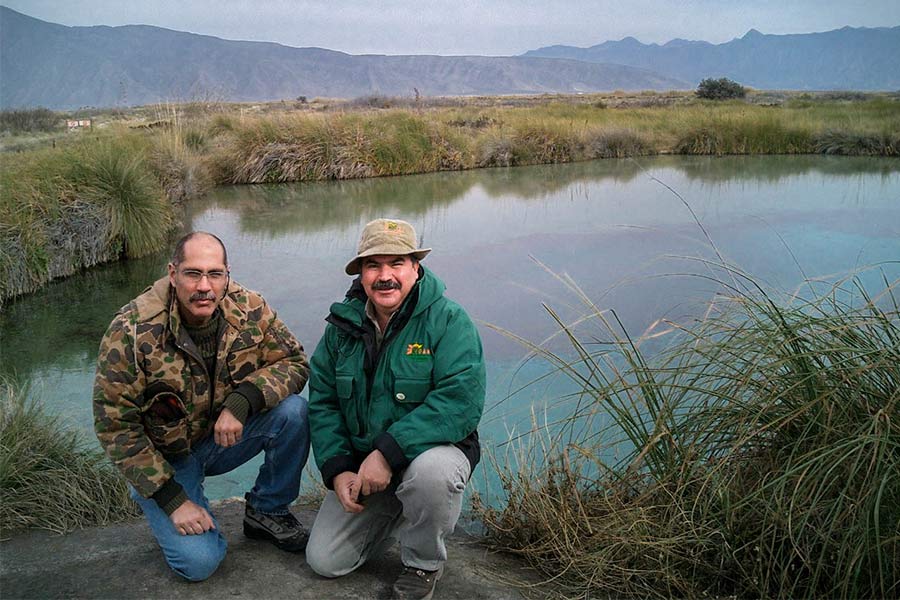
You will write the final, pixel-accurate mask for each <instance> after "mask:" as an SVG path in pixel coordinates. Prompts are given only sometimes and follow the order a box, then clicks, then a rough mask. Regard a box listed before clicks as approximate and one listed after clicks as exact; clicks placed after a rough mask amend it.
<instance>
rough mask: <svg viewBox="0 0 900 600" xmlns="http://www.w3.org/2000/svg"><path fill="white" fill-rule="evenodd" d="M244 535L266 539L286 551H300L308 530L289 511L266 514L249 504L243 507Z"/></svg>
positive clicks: (307, 537)
mask: <svg viewBox="0 0 900 600" xmlns="http://www.w3.org/2000/svg"><path fill="white" fill-rule="evenodd" d="M244 535H246V536H247V537H248V538H253V539H254V540H268V541H270V542H272V543H273V544H275V545H276V546H278V548H280V549H281V550H285V551H286V552H302V551H303V550H305V549H306V542H308V541H309V532H308V531H307V530H306V528H305V527H303V525H301V524H300V521H298V520H297V517H295V516H294V515H292V514H291V513H290V512H288V513H287V514H286V515H268V514H265V513H261V512H259V511H257V510H255V509H254V508H253V507H252V506H250V505H249V504H248V505H246V508H244Z"/></svg>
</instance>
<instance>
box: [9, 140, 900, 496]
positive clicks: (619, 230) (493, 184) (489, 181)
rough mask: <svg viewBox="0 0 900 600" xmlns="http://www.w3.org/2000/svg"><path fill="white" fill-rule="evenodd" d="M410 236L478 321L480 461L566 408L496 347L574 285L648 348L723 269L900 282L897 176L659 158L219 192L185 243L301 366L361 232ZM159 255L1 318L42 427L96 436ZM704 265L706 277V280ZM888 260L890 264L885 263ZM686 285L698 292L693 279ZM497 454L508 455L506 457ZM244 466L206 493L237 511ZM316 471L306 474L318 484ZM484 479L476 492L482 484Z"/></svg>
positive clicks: (694, 311)
mask: <svg viewBox="0 0 900 600" xmlns="http://www.w3.org/2000/svg"><path fill="white" fill-rule="evenodd" d="M382 216H387V217H394V218H401V219H406V220H408V221H410V222H412V223H413V224H414V225H415V227H416V229H417V231H418V233H419V236H420V237H421V238H422V241H423V243H424V244H425V245H427V246H430V247H432V248H434V250H433V252H432V253H431V254H430V255H429V256H428V258H427V259H426V261H425V264H426V265H427V266H429V267H430V268H431V269H432V270H433V271H434V272H435V273H436V274H437V275H438V276H439V277H441V278H442V279H443V280H444V281H445V283H446V284H447V295H448V296H450V297H452V298H453V299H455V300H457V301H458V302H460V303H461V304H462V305H463V306H464V307H465V308H466V309H467V310H468V311H469V313H470V315H471V316H472V317H473V318H474V319H475V320H476V321H477V322H478V324H479V328H480V331H481V335H482V339H483V341H484V345H485V351H486V357H487V361H488V378H489V382H488V384H489V385H488V400H487V408H486V414H485V418H484V421H483V424H482V427H481V432H482V437H483V439H484V440H485V441H486V443H487V445H489V446H496V445H498V444H502V442H504V441H505V440H507V439H509V438H510V436H513V435H515V433H516V432H520V431H523V430H527V429H529V428H530V427H531V424H530V423H531V419H532V411H534V414H535V415H538V417H540V415H541V414H542V411H543V407H544V404H545V403H546V402H552V401H553V400H554V399H555V398H557V397H559V396H560V395H562V394H564V393H565V392H566V391H567V387H566V384H565V383H564V382H562V381H560V380H559V379H553V378H550V379H547V380H545V381H543V382H542V383H541V384H540V385H536V386H531V387H529V388H528V389H526V390H525V391H524V392H520V393H517V394H515V395H513V396H512V397H511V398H508V396H510V395H511V393H512V392H513V391H515V390H517V389H518V388H520V387H521V386H522V385H523V384H524V383H527V382H528V381H532V380H534V379H536V378H537V377H539V376H540V375H541V374H542V373H545V372H546V370H547V369H546V367H545V366H543V365H541V364H540V363H538V362H536V361H529V362H527V363H524V364H523V362H522V359H523V357H524V356H525V355H526V350H525V348H524V347H523V346H522V345H521V344H520V343H518V342H516V341H514V340H513V339H512V338H511V337H510V336H508V335H504V334H502V333H500V332H499V330H508V331H509V332H512V333H514V334H515V335H518V336H521V337H522V338H525V339H527V340H532V341H541V340H544V339H545V338H547V337H548V336H550V335H552V334H553V333H554V331H555V330H556V326H555V324H554V321H553V320H552V319H551V318H550V316H549V314H548V311H547V309H546V308H545V307H544V305H547V306H548V307H550V308H552V309H553V310H554V311H556V312H557V313H558V314H559V315H560V317H561V318H563V319H564V320H566V321H570V320H574V319H576V318H578V317H579V316H580V315H582V314H584V312H585V306H584V304H583V303H582V302H581V301H580V300H579V298H578V295H577V294H576V293H574V292H573V291H572V290H571V289H570V288H569V287H567V285H566V284H565V281H566V280H570V281H571V282H574V283H575V284H577V286H578V287H579V288H580V289H581V290H582V291H583V292H584V294H585V296H586V297H587V298H589V299H590V300H591V301H593V302H594V303H596V305H597V306H599V307H601V308H604V309H606V308H610V309H614V310H615V311H616V314H617V316H618V317H619V318H620V319H621V321H622V323H623V325H624V326H625V328H626V329H627V330H628V331H629V332H630V333H631V334H632V335H639V334H641V333H642V332H644V331H645V330H646V329H647V327H648V326H650V325H651V324H652V323H654V322H655V321H657V320H658V319H661V318H664V317H665V318H668V319H673V320H676V321H680V322H687V321H689V320H690V319H692V318H695V317H697V316H699V315H702V314H703V310H704V308H705V306H706V304H707V303H708V302H709V301H711V300H712V298H713V297H714V294H715V293H716V291H717V290H719V289H720V288H719V286H718V285H717V284H716V283H715V282H714V281H712V280H711V279H710V277H712V278H720V279H721V278H723V277H725V276H726V275H725V273H724V271H722V270H721V269H717V268H716V267H715V264H716V263H718V262H719V261H720V257H721V258H723V259H724V260H726V261H728V262H729V263H731V264H733V265H736V266H738V267H739V268H741V269H742V270H743V271H745V272H747V273H749V274H751V275H752V276H753V277H754V278H755V279H756V280H757V281H759V282H760V283H761V284H762V285H765V286H767V288H769V289H775V290H782V291H784V292H785V293H790V292H791V291H793V290H795V289H797V288H798V286H799V284H800V283H801V282H802V281H803V279H804V278H805V277H808V278H818V277H823V278H826V279H836V278H839V277H841V276H843V275H846V274H847V273H849V272H852V271H854V270H856V269H859V268H860V267H863V266H870V265H879V266H878V267H877V268H875V269H869V270H866V271H864V272H862V273H860V275H859V278H860V281H861V282H862V283H863V285H865V286H868V287H870V288H871V289H877V288H878V286H879V285H880V283H879V282H880V281H881V277H882V274H883V275H884V276H886V277H887V278H888V280H890V281H895V280H897V279H898V277H900V265H898V263H897V262H896V261H897V260H898V259H900V161H897V160H895V159H874V158H838V157H820V156H814V157H809V156H801V157H788V156H773V157H727V158H698V157H657V158H652V159H639V160H631V159H628V160H604V161H593V162H587V163H577V164H567V165H553V166H535V167H520V168H512V169H485V170H478V171H466V172H454V173H436V174H426V175H416V176H408V177H397V178H385V179H372V180H357V181H344V182H327V183H310V184H282V185H271V186H268V185H265V186H240V187H225V188H217V189H216V190H214V191H213V192H212V193H211V194H209V195H208V196H207V197H205V198H203V199H202V200H199V201H195V202H193V203H191V205H190V206H189V208H188V213H187V214H186V216H185V223H184V224H185V227H186V228H188V229H204V230H208V231H212V232H214V233H216V234H217V235H219V236H220V237H221V238H222V239H223V240H224V242H225V244H226V245H227V247H228V253H229V258H230V262H231V266H232V275H233V277H234V278H235V279H236V280H238V281H240V282H241V283H242V284H244V285H245V286H247V287H250V288H252V289H255V290H258V291H260V292H262V293H263V294H264V295H265V297H266V299H267V300H268V301H269V303H270V304H271V305H272V306H274V307H275V308H276V310H277V311H278V313H279V315H280V316H281V318H282V319H283V320H284V321H285V322H286V323H287V324H288V326H289V327H290V328H291V329H292V330H293V331H294V333H295V334H296V335H297V337H298V338H299V339H300V340H301V342H302V343H303V344H304V345H305V347H306V349H307V351H308V352H310V353H311V352H312V350H313V349H314V348H315V345H316V343H317V341H318V339H319V337H320V336H321V334H322V332H323V330H324V326H325V323H324V320H323V319H324V316H325V315H326V314H327V310H328V306H329V304H330V303H331V302H334V301H336V300H338V299H339V298H341V297H342V296H343V293H344V291H345V290H346V289H347V287H348V286H349V283H350V278H349V277H347V276H346V275H344V273H343V265H344V264H345V262H346V261H347V260H348V259H349V258H351V257H352V256H353V255H354V254H355V248H356V242H357V238H358V235H359V231H360V230H361V228H362V226H363V225H364V224H365V223H366V222H368V221H369V220H371V219H373V218H377V217H382ZM167 260H168V259H167V256H166V255H164V254H161V255H157V256H152V257H148V258H146V259H142V260H137V261H131V262H128V263H122V264H114V265H108V266H105V267H101V268H97V269H94V270H91V271H89V272H86V273H83V274H80V275H77V276H75V277H71V278H69V279H67V280H64V281H60V282H56V283H54V284H51V285H50V286H48V287H47V288H45V289H43V290H41V291H40V292H38V293H36V294H34V295H31V296H28V297H25V298H21V299H19V300H17V301H15V302H11V303H9V304H7V305H6V306H5V307H4V308H3V312H2V315H0V339H2V343H0V374H5V375H9V374H15V376H16V377H18V378H19V379H20V380H23V381H26V382H28V383H29V384H30V393H31V394H32V395H33V396H35V397H38V398H41V399H43V402H44V405H45V407H46V409H47V410H48V411H49V412H52V413H54V414H59V415H62V416H63V418H64V419H65V420H66V421H67V422H68V423H70V424H71V425H72V426H73V427H75V428H77V429H79V430H82V431H84V433H85V437H86V439H88V440H91V442H90V443H96V442H95V441H94V438H93V434H92V424H91V407H90V394H91V385H92V379H93V368H94V367H93V365H94V361H95V359H96V352H97V345H98V342H99V339H100V337H101V335H102V334H103V331H104V330H105V328H106V326H107V324H108V323H109V321H110V319H111V317H112V315H113V313H114V312H115V311H116V309H118V308H119V307H120V306H122V305H123V304H125V303H127V302H128V301H129V300H130V299H131V298H133V297H134V296H135V295H136V294H138V293H139V292H140V291H141V290H142V289H143V288H144V287H146V286H147V285H149V284H150V282H152V281H153V280H154V279H156V278H157V277H159V276H161V275H162V274H164V272H165V264H166V262H167ZM704 260H710V261H713V263H714V264H713V266H709V265H708V264H707V263H705V262H704ZM892 261H893V262H892ZM692 274H700V275H704V276H705V275H709V276H710V277H695V276H691V275H692ZM500 452H502V450H501V451H500ZM255 464H256V463H253V464H251V465H248V466H246V467H245V468H242V469H240V470H238V471H236V472H234V473H231V474H228V475H225V476H222V477H217V478H213V479H211V480H209V484H208V486H207V491H208V493H209V494H210V496H211V497H213V498H220V497H227V496H232V495H239V494H241V493H242V492H243V491H244V489H245V487H246V486H247V484H248V482H249V481H250V480H252V477H253V473H254V469H255ZM312 465H313V463H312V461H310V466H312ZM492 479H493V477H491V476H490V473H489V470H487V471H486V470H485V469H480V470H479V473H478V474H477V475H476V486H479V487H481V488H484V487H486V486H487V485H488V483H487V482H488V481H489V480H492Z"/></svg>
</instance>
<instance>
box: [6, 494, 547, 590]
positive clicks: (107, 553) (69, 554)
mask: <svg viewBox="0 0 900 600" xmlns="http://www.w3.org/2000/svg"><path fill="white" fill-rule="evenodd" d="M213 510H214V512H215V514H216V517H217V519H218V520H219V523H220V525H221V527H222V528H223V530H224V533H225V535H226V537H227V538H228V543H229V548H228V555H227V556H226V558H225V560H224V562H223V563H222V565H221V566H220V567H219V570H218V571H217V572H216V573H215V574H214V575H213V576H212V577H211V578H210V579H208V580H206V581H203V582H200V583H187V582H184V581H182V580H181V579H180V578H179V577H178V576H177V575H175V574H173V573H172V572H171V571H170V570H169V568H168V566H166V564H165V561H164V560H163V557H162V553H161V552H160V551H159V549H158V548H157V547H156V543H155V541H154V540H153V537H152V536H151V534H150V530H149V528H148V527H147V526H146V524H145V523H144V521H143V519H140V518H139V519H135V520H132V521H128V522H125V523H120V524H117V525H110V526H107V527H96V528H88V529H82V530H79V531H76V532H73V533H70V534H68V535H65V536H58V535H55V534H51V533H49V532H46V531H34V530H29V531H19V532H15V533H14V534H13V535H12V536H11V537H4V540H3V541H2V542H0V554H2V556H3V560H2V563H0V578H2V582H3V584H2V586H3V596H4V597H5V598H21V599H25V598H42V599H46V598H121V599H126V598H185V599H192V598H196V599H201V598H235V599H240V598H248V599H254V600H255V599H257V598H292V599H296V598H315V599H317V600H318V599H321V598H347V599H353V598H388V597H390V590H391V584H392V583H393V579H394V577H395V576H396V574H397V572H398V570H399V569H400V568H401V567H400V564H401V563H400V556H399V552H398V551H397V549H396V548H395V549H393V550H391V551H390V552H388V553H387V554H386V556H384V557H383V558H381V559H379V560H376V561H372V562H370V563H369V564H367V565H365V566H363V567H362V568H361V569H360V570H359V571H357V572H356V573H353V574H351V575H348V576H346V577H343V578H341V579H337V580H328V579H324V578H322V577H319V576H318V575H316V574H315V573H313V572H312V570H311V569H310V568H309V567H308V566H307V565H306V562H305V561H304V559H303V555H302V554H290V553H287V552H282V551H280V550H278V549H276V548H275V547H274V546H272V545H271V544H268V543H265V542H260V541H256V540H251V539H248V538H245V537H244V535H243V533H241V521H242V518H243V513H244V503H243V501H241V500H227V501H223V502H221V503H219V504H217V505H214V508H213ZM294 512H295V514H296V515H297V517H298V518H299V519H300V521H301V522H303V524H304V525H306V526H310V525H312V522H313V520H314V519H315V511H313V510H310V509H308V508H305V509H298V508H297V507H295V509H294ZM4 534H5V536H6V535H9V532H4ZM448 552H449V555H450V559H449V560H448V562H447V568H446V572H445V574H444V577H443V578H442V579H441V581H440V582H439V583H438V587H437V591H436V592H435V596H434V597H435V598H437V599H439V598H467V599H470V598H471V599H481V598H484V599H488V598H491V599H493V598H509V599H514V598H515V599H518V598H523V597H524V596H523V595H522V594H521V593H520V592H519V591H518V590H517V589H516V588H515V587H513V586H512V585H509V584H504V583H501V582H500V581H501V579H507V580H523V581H534V576H533V575H531V574H530V571H528V570H527V569H526V568H525V567H524V566H523V563H522V562H520V561H517V560H515V559H513V558H511V557H509V556H506V555H499V554H494V553H490V552H488V551H487V550H486V549H485V547H484V546H482V545H481V544H480V543H479V541H478V539H477V538H472V537H469V536H467V535H465V534H461V533H456V534H454V535H453V536H452V538H451V539H450V542H449V544H448Z"/></svg>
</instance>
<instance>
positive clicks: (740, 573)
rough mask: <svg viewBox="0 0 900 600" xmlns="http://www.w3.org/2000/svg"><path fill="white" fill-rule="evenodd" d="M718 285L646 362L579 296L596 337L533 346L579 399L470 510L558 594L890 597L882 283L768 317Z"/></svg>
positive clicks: (895, 399)
mask: <svg viewBox="0 0 900 600" xmlns="http://www.w3.org/2000/svg"><path fill="white" fill-rule="evenodd" d="M732 275H733V279H732V280H731V281H729V283H728V284H727V288H728V289H729V290H730V294H729V297H728V298H727V299H725V298H723V300H721V301H718V302H717V303H716V305H715V306H713V307H712V309H711V311H710V314H711V315H712V316H709V317H708V318H706V319H705V320H703V321H702V322H701V323H699V324H698V325H696V326H694V327H690V328H680V327H678V326H676V325H672V329H671V334H672V335H677V336H678V341H677V342H676V343H674V344H673V345H672V346H671V347H670V349H669V350H668V351H667V352H666V353H664V354H663V356H662V357H661V358H660V359H659V360H658V361H656V362H653V363H650V362H649V361H648V360H647V359H646V357H645V356H644V355H643V353H642V351H641V349H640V348H641V341H640V340H632V339H631V338H629V337H628V336H627V334H625V333H624V332H623V331H622V330H621V328H620V326H619V325H618V324H617V320H616V316H615V314H614V313H613V312H611V311H602V310H600V309H598V308H596V307H593V306H592V305H590V303H589V301H587V300H586V301H587V302H588V303H589V305H590V306H591V307H592V308H591V310H592V313H591V318H592V319H593V320H594V321H595V322H597V323H600V324H601V326H602V328H603V330H604V331H605V334H603V335H602V336H595V335H586V334H584V333H579V332H578V330H577V329H575V328H573V327H570V326H567V325H565V324H563V323H562V322H561V321H558V323H559V326H560V329H561V334H562V335H563V336H564V337H565V339H568V340H569V341H570V342H571V344H572V349H573V351H574V356H575V357H576V358H574V359H564V358H562V357H559V356H557V355H554V354H552V353H550V352H548V351H546V350H544V349H542V348H541V347H537V346H534V347H533V349H534V351H535V352H537V353H538V354H541V355H543V356H544V357H545V358H547V359H548V360H550V361H551V362H552V363H553V364H554V365H555V366H556V367H557V369H558V370H559V372H561V373H564V374H565V375H567V376H568V377H571V378H572V379H573V380H574V381H576V382H577V383H578V384H579V387H580V388H581V393H580V394H579V401H578V403H577V406H576V409H575V410H574V412H573V414H572V415H571V417H570V418H569V420H568V421H567V422H566V424H565V425H564V426H563V427H562V428H561V430H559V431H556V432H554V433H553V434H552V435H550V434H549V433H547V434H546V435H547V436H548V438H549V440H550V441H548V442H546V444H547V445H546V446H545V450H546V451H545V452H543V453H540V454H539V456H538V457H537V458H535V456H531V455H529V456H527V457H526V458H525V460H522V461H521V463H520V465H521V466H520V467H519V468H518V469H517V470H515V471H514V472H511V473H508V474H507V475H504V476H503V477H504V486H505V489H506V492H507V494H508V497H509V502H508V505H507V506H506V507H505V508H504V509H502V510H486V509H485V510H483V513H482V514H483V517H484V520H485V523H486V525H487V527H488V530H489V532H490V536H491V537H492V539H493V542H494V544H496V545H497V546H498V547H500V548H503V549H506V550H510V551H512V552H515V553H517V554H520V555H522V556H524V557H526V558H528V559H529V561H530V562H531V563H532V564H533V565H534V566H535V567H537V568H538V569H540V570H541V571H542V572H544V573H545V575H546V576H547V578H548V581H550V582H552V585H553V588H552V589H554V591H556V592H558V593H560V594H561V595H565V596H569V597H597V596H603V595H611V596H614V597H617V596H639V597H647V596H656V597H672V596H679V597H685V596H686V597H701V596H711V597H712V596H715V597H720V596H733V597H740V598H742V597H779V598H801V597H802V598H815V597H842V598H854V597H896V596H897V595H898V593H900V419H898V415H900V306H898V303H897V298H896V295H895V289H896V287H897V285H898V283H900V282H893V283H888V282H887V281H886V282H885V289H884V290H883V291H882V293H881V294H880V295H879V296H878V297H877V298H873V297H870V296H868V295H867V294H866V293H865V291H863V289H862V287H861V286H856V284H855V282H854V281H853V280H850V281H847V282H844V283H843V284H842V285H838V286H835V287H834V288H833V289H827V290H825V291H824V292H822V293H819V294H810V296H812V298H811V299H807V300H799V299H797V298H791V299H789V300H785V301H782V302H779V301H776V299H775V298H774V297H773V296H772V295H768V294H764V293H761V291H759V290H756V291H753V292H751V291H746V290H749V289H752V288H753V286H755V285H756V284H755V283H753V282H752V281H750V280H749V279H747V278H745V277H743V275H742V274H740V273H736V272H732ZM742 290H743V291H742ZM603 340H608V341H603ZM603 418H608V419H609V421H610V422H609V423H608V424H606V425H604V426H601V425H598V422H599V421H600V420H602V419H603ZM545 433H546V432H545ZM617 453H618V455H617ZM502 472H503V471H502V469H501V473H502Z"/></svg>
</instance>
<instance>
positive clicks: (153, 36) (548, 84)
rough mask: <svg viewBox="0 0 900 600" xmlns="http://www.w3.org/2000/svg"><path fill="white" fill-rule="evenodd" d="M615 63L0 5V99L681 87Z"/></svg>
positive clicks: (111, 100)
mask: <svg viewBox="0 0 900 600" xmlns="http://www.w3.org/2000/svg"><path fill="white" fill-rule="evenodd" d="M689 87H691V84H690V83H689V82H686V81H681V80H679V79H676V78H673V77H666V76H664V75H659V74H656V73H652V72H649V71H646V70H644V69H639V68H635V67H626V66H622V65H607V64H598V63H590V62H583V61H574V60H559V59H555V58H554V59H550V58H540V57H534V58H532V57H520V56H513V57H487V56H420V55H414V56H382V55H356V56H354V55H350V54H345V53H343V52H336V51H333V50H324V49H321V48H291V47H288V46H283V45H280V44H274V43H267V42H239V41H230V40H223V39H220V38H215V37H211V36H206V35H197V34H193V33H184V32H180V31H172V30H169V29H162V28H159V27H150V26H146V25H127V26H122V27H106V26H93V27H67V26H63V25H56V24H53V23H47V22H45V21H40V20H38V19H34V18H32V17H28V16H26V15H23V14H21V13H18V12H16V11H13V10H12V9H9V8H6V7H0V106H2V107H5V108H9V107H25V106H45V107H47V108H76V107H81V106H121V105H138V104H151V103H155V102H161V101H190V100H197V99H204V100H205V99H217V100H228V101H236V102H240V101H256V100H260V101H261V100H279V99H288V98H290V99H293V98H295V97H297V96H309V97H313V96H326V97H339V98H355V97H360V96H365V95H370V94H384V95H402V96H411V95H413V93H414V89H417V90H419V93H421V94H423V95H427V96H440V95H469V94H517V93H541V92H568V93H576V92H592V91H599V90H613V89H623V90H641V89H684V88H689Z"/></svg>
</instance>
